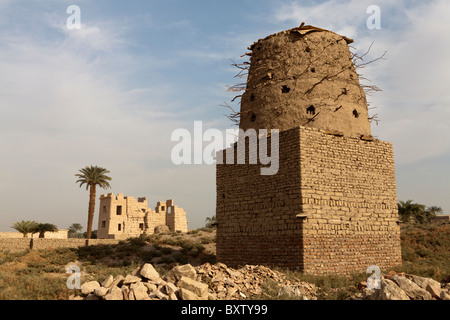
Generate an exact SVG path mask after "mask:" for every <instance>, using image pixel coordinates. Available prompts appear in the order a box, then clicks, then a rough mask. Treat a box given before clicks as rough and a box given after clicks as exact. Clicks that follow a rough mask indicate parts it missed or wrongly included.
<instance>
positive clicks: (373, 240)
mask: <svg viewBox="0 0 450 320" xmlns="http://www.w3.org/2000/svg"><path fill="white" fill-rule="evenodd" d="M300 166H301V190H302V203H301V207H302V212H303V213H304V214H305V215H306V216H307V218H306V219H305V220H303V222H302V224H303V237H304V247H303V263H304V268H305V270H307V271H308V272H312V273H342V272H352V271H365V270H366V268H367V267H368V266H370V265H377V266H379V267H381V268H385V267H391V266H394V265H398V264H401V247H400V227H399V225H398V222H397V221H398V209H397V188H396V183H395V165H394V152H393V147H392V144H390V143H387V142H383V141H379V140H377V141H363V140H360V139H352V138H346V137H336V136H333V135H328V134H326V133H324V132H323V131H320V130H317V129H311V128H302V129H301V134H300Z"/></svg>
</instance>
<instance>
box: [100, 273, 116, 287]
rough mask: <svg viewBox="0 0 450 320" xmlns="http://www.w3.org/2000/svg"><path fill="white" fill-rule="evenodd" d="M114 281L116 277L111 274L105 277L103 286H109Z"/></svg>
mask: <svg viewBox="0 0 450 320" xmlns="http://www.w3.org/2000/svg"><path fill="white" fill-rule="evenodd" d="M113 281H114V277H113V276H112V275H110V276H109V277H108V278H106V279H105V281H103V282H102V287H104V288H109V287H110V286H111V285H112V284H113Z"/></svg>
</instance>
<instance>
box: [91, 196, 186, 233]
mask: <svg viewBox="0 0 450 320" xmlns="http://www.w3.org/2000/svg"><path fill="white" fill-rule="evenodd" d="M161 225H166V226H168V227H169V230H170V231H181V232H187V225H188V221H187V220H186V212H185V211H184V210H183V209H182V208H178V207H177V206H176V205H174V202H173V200H167V201H160V202H158V203H157V205H156V208H155V210H152V209H149V208H148V204H147V198H138V200H137V201H136V199H135V198H133V197H124V196H123V194H121V193H119V194H118V195H117V196H115V195H114V194H112V193H109V194H105V195H102V196H101V197H100V211H99V217H98V231H97V237H98V238H99V239H126V238H129V237H137V236H139V235H141V234H144V233H145V234H153V233H154V231H155V228H156V227H157V226H161Z"/></svg>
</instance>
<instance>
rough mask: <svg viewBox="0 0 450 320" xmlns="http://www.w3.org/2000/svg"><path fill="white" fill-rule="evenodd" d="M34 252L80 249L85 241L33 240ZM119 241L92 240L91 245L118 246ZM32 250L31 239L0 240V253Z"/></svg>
mask: <svg viewBox="0 0 450 320" xmlns="http://www.w3.org/2000/svg"><path fill="white" fill-rule="evenodd" d="M33 239H34V240H33V250H41V249H56V248H79V247H84V246H85V239H37V238H33ZM118 242H119V240H106V239H91V240H89V245H100V244H116V243H118ZM29 248H30V238H21V239H0V251H10V252H19V251H25V250H27V249H29Z"/></svg>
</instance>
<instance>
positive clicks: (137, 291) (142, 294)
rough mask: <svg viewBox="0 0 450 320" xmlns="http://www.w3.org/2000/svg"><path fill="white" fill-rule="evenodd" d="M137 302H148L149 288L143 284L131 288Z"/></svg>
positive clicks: (137, 283)
mask: <svg viewBox="0 0 450 320" xmlns="http://www.w3.org/2000/svg"><path fill="white" fill-rule="evenodd" d="M130 289H131V292H132V293H133V295H134V299H136V300H148V299H149V297H148V288H147V287H146V286H145V285H144V284H143V283H142V282H140V281H139V282H136V283H134V284H132V285H131V286H130Z"/></svg>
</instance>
